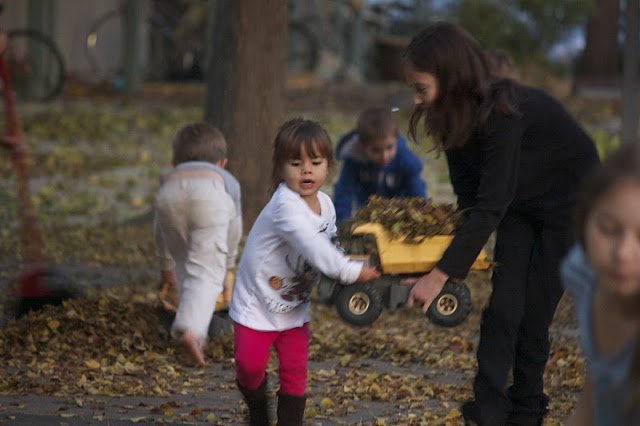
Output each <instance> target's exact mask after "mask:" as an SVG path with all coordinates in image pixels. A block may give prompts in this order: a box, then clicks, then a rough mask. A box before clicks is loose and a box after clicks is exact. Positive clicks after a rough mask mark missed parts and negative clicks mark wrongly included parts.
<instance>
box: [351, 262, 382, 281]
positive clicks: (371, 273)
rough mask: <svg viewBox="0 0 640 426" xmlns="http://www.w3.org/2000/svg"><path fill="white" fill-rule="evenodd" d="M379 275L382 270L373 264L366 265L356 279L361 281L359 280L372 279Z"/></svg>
mask: <svg viewBox="0 0 640 426" xmlns="http://www.w3.org/2000/svg"><path fill="white" fill-rule="evenodd" d="M379 277H380V271H378V270H377V269H376V268H374V267H373V266H367V265H364V266H363V267H362V270H361V271H360V275H358V279H357V280H356V281H359V282H365V281H371V280H375V279H376V278H379Z"/></svg>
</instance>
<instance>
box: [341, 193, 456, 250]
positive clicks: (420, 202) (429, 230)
mask: <svg viewBox="0 0 640 426" xmlns="http://www.w3.org/2000/svg"><path fill="white" fill-rule="evenodd" d="M367 222H374V223H380V224H381V225H382V226H384V228H385V229H387V230H388V231H389V232H390V233H391V234H392V235H393V237H394V238H398V239H404V240H405V241H406V242H419V241H420V240H421V239H423V238H425V237H432V236H435V235H452V234H454V233H455V231H456V229H458V227H459V226H460V225H461V223H462V215H461V214H460V212H458V211H457V210H456V208H455V206H454V205H453V204H438V203H435V202H434V201H433V200H432V199H431V198H428V199H424V198H422V197H412V198H383V197H379V196H376V195H373V196H371V197H370V198H369V201H368V203H367V205H366V206H364V207H363V208H362V209H360V210H358V212H357V213H356V214H355V215H354V217H353V219H352V222H351V223H352V225H358V224H361V223H367Z"/></svg>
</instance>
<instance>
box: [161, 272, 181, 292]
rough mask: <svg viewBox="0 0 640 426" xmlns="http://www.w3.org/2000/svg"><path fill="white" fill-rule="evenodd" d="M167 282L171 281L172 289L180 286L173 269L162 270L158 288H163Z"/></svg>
mask: <svg viewBox="0 0 640 426" xmlns="http://www.w3.org/2000/svg"><path fill="white" fill-rule="evenodd" d="M165 283H169V285H170V288H171V289H175V288H176V287H177V286H178V281H177V280H176V274H175V273H174V272H173V271H171V270H163V271H162V272H160V282H159V283H158V289H159V290H162V288H163V287H164V285H165Z"/></svg>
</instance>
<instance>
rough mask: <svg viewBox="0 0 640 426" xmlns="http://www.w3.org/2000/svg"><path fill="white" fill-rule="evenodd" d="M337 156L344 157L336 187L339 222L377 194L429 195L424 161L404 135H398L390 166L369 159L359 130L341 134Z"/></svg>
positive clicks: (401, 195) (396, 195)
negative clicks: (424, 176) (423, 173)
mask: <svg viewBox="0 0 640 426" xmlns="http://www.w3.org/2000/svg"><path fill="white" fill-rule="evenodd" d="M336 158H337V159H338V160H341V161H342V170H341V172H340V176H339V177H338V180H337V182H336V183H335V185H334V187H333V203H334V204H335V207H336V223H338V224H340V223H342V222H344V221H345V220H347V219H349V218H350V217H351V216H352V214H353V212H354V210H357V209H359V208H361V207H363V206H364V205H365V204H366V203H367V199H368V198H369V196H370V195H373V194H376V195H379V196H381V197H385V198H392V197H424V198H426V196H427V185H426V183H425V182H424V180H423V179H422V177H421V176H420V175H421V173H422V162H421V161H420V160H419V159H418V157H416V156H415V155H414V154H413V153H412V152H411V151H410V150H409V148H408V147H407V141H406V140H405V139H404V138H403V137H402V136H398V137H397V152H396V156H395V157H394V158H393V160H391V163H389V164H388V165H387V166H386V167H380V166H378V165H376V164H373V163H372V162H371V161H369V160H368V158H367V156H366V154H365V152H364V150H363V149H362V147H361V145H360V143H359V142H358V135H357V133H356V131H355V130H353V131H351V132H349V133H347V134H346V135H344V136H343V137H342V138H340V140H339V141H338V146H337V148H336Z"/></svg>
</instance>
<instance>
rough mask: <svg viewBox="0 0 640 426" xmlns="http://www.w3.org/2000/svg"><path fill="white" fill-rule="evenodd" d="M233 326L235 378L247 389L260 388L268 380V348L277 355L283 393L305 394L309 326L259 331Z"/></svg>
mask: <svg viewBox="0 0 640 426" xmlns="http://www.w3.org/2000/svg"><path fill="white" fill-rule="evenodd" d="M233 327H234V332H235V335H234V356H235V359H236V378H237V379H238V382H239V383H240V385H241V386H242V387H244V388H246V389H249V390H254V389H258V387H260V385H261V384H262V382H263V381H264V379H265V373H266V370H267V362H268V361H269V349H270V348H271V345H274V347H275V349H276V353H277V354H278V361H279V368H278V375H279V377H280V392H282V393H285V394H288V395H296V396H302V395H304V393H305V390H306V387H307V358H308V349H309V334H310V333H309V325H308V324H305V325H303V326H302V327H297V328H292V329H289V330H283V331H259V330H254V329H252V328H248V327H245V326H243V325H240V324H238V323H234V324H233Z"/></svg>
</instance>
